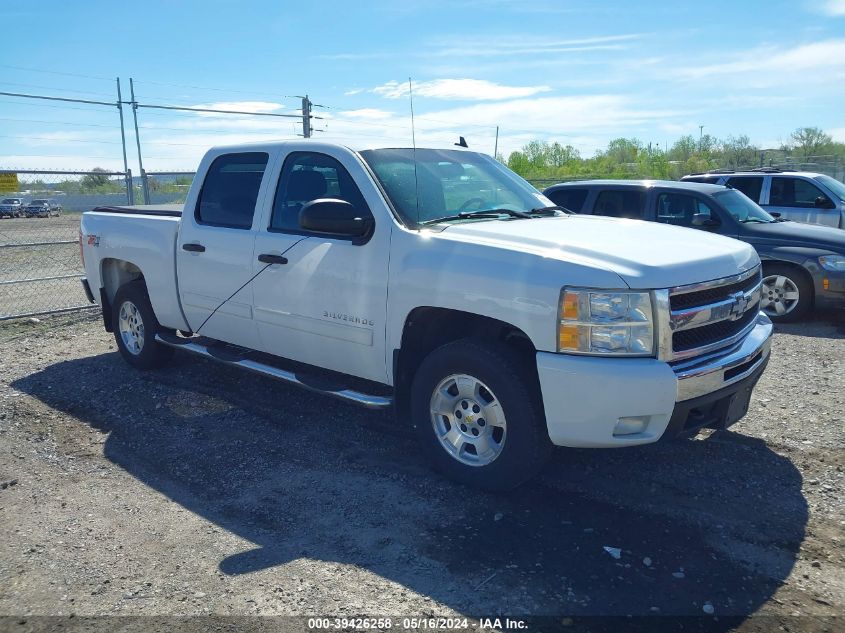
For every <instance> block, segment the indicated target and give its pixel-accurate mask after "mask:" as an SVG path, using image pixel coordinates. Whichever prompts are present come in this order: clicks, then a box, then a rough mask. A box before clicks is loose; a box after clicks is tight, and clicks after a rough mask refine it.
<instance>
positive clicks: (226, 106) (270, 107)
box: [188, 101, 285, 113]
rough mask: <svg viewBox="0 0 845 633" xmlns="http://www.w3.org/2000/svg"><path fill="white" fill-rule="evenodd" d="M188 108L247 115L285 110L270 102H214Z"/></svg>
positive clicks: (280, 105)
mask: <svg viewBox="0 0 845 633" xmlns="http://www.w3.org/2000/svg"><path fill="white" fill-rule="evenodd" d="M188 107H191V108H204V109H207V110H233V111H237V112H249V113H259V112H261V113H269V112H278V111H279V110H284V108H285V106H284V105H282V104H281V103H274V102H272V101H215V102H214V103H198V104H196V105H192V106H188Z"/></svg>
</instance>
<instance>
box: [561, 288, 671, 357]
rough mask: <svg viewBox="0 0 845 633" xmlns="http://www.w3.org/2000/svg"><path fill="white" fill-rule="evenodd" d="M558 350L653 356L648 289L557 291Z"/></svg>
mask: <svg viewBox="0 0 845 633" xmlns="http://www.w3.org/2000/svg"><path fill="white" fill-rule="evenodd" d="M558 351H559V352H567V353H570V354H596V355H618V356H651V355H653V354H654V315H653V310H652V307H651V295H650V294H649V293H648V292H606V291H604V290H589V289H570V288H564V289H563V290H562V291H561V293H560V316H559V321H558Z"/></svg>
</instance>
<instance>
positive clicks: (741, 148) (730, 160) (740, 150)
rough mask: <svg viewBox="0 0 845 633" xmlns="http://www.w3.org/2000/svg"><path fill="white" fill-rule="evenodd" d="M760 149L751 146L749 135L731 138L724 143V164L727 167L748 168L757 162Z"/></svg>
mask: <svg viewBox="0 0 845 633" xmlns="http://www.w3.org/2000/svg"><path fill="white" fill-rule="evenodd" d="M759 151H760V150H759V148H758V147H757V146H756V145H752V144H751V139H749V138H748V136H747V135H745V134H741V135H740V136H729V137H728V138H726V139H725V140H724V141H722V162H723V163H724V164H725V166H727V167H733V168H734V169H736V168H737V167H747V166H749V165H753V164H755V163H756V161H757V155H758V153H759Z"/></svg>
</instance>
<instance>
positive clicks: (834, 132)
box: [826, 127, 845, 143]
mask: <svg viewBox="0 0 845 633" xmlns="http://www.w3.org/2000/svg"><path fill="white" fill-rule="evenodd" d="M826 132H827V133H828V134H830V135H831V136H832V137H833V140H834V141H836V142H837V143H845V127H834V128H830V129H829V130H826Z"/></svg>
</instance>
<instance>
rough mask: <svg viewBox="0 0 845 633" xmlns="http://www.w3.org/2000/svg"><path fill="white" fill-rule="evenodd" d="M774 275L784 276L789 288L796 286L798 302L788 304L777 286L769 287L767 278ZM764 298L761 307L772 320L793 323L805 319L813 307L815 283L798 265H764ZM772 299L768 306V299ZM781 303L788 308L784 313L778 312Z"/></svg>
mask: <svg viewBox="0 0 845 633" xmlns="http://www.w3.org/2000/svg"><path fill="white" fill-rule="evenodd" d="M772 277H783V278H785V280H786V284H787V288H789V286H791V287H793V288H795V289H796V290H797V292H798V301H797V303H794V304H790V305H787V303H784V302H783V299H782V298H781V297H779V296H778V294H777V290H776V289H775V288H769V287H767V284H766V280H767V279H770V278H772ZM763 282H764V283H763V288H762V293H763V295H762V296H763V300H762V302H761V304H760V309H761V310H763V311H764V312H765V313H766V314H767V315H768V316H769V318H770V319H771V320H772V321H775V322H776V323H792V322H794V321H800V320H801V319H803V318H804V317H805V316H807V314H808V313H809V312H810V310H812V308H813V300H814V296H815V292H814V290H813V283H812V281H810V279H808V278H807V275H806V274H805V273H804V271H803V270H802V269H800V268H798V267H797V266H790V265H789V264H768V265H766V266H764V267H763ZM767 300H769V301H772V303H770V304H769V305H768V306H767V305H766V301H767ZM778 303H780V304H781V305H783V306H786V307H787V308H788V309H787V311H786V312H785V313H783V314H777V312H776V308H775V306H777V305H778Z"/></svg>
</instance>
